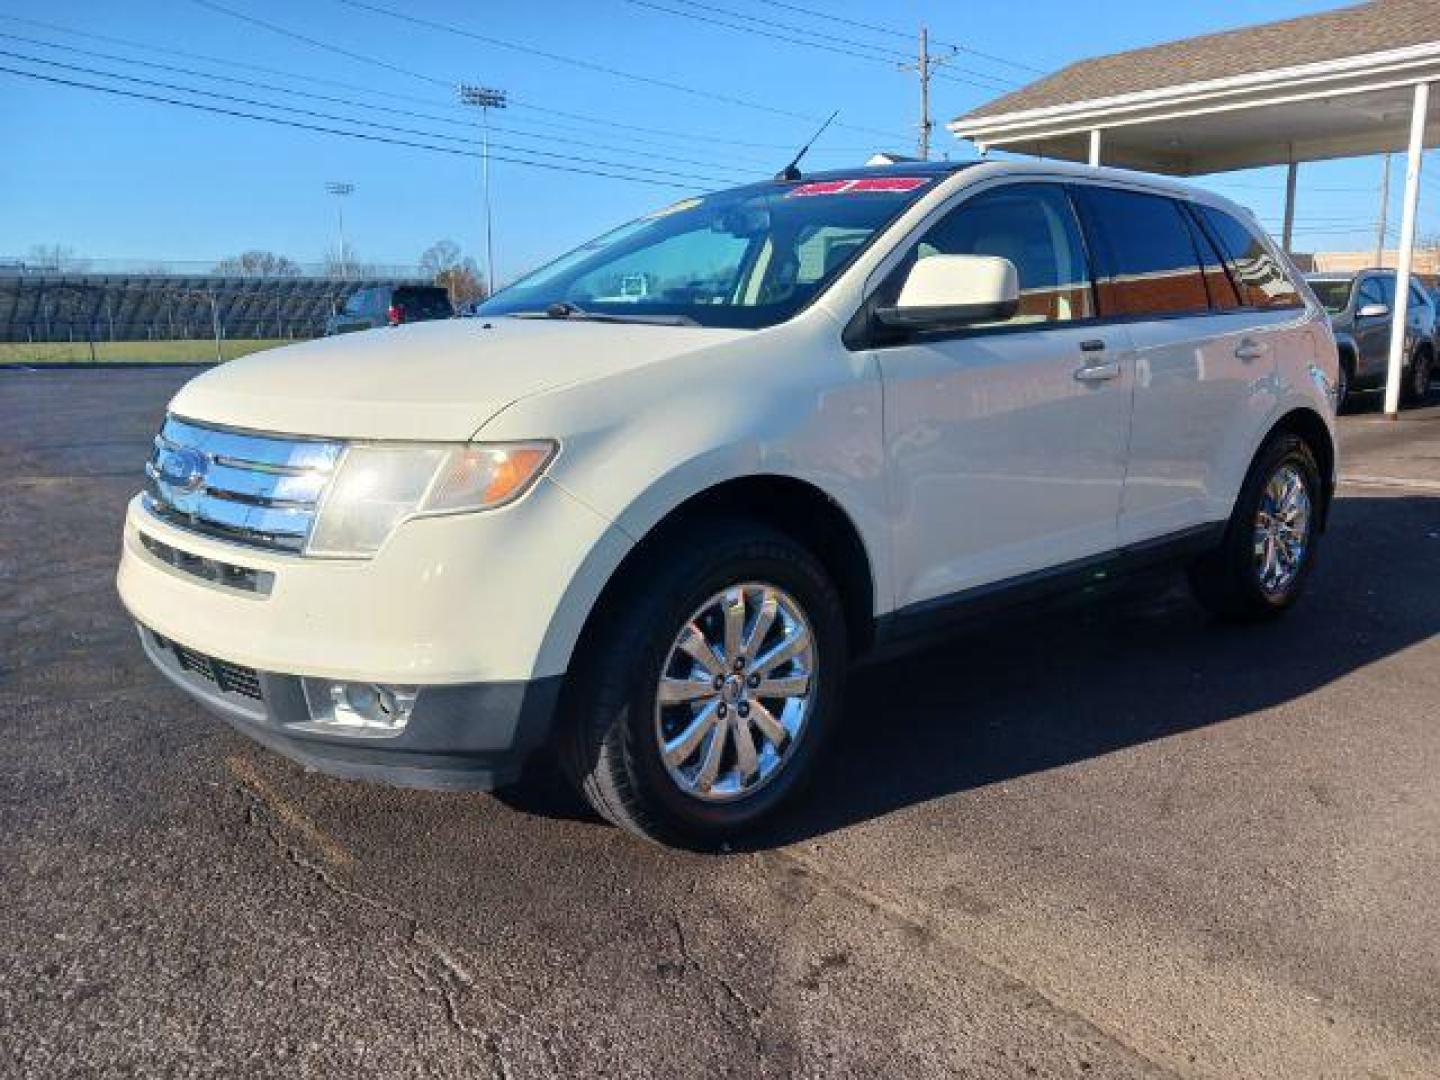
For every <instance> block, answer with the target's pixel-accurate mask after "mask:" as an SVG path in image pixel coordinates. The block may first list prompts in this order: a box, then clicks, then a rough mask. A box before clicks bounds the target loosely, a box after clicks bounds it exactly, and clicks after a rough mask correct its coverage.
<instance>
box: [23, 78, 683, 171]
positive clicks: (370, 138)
mask: <svg viewBox="0 0 1440 1080" xmlns="http://www.w3.org/2000/svg"><path fill="white" fill-rule="evenodd" d="M0 72H3V73H5V74H8V75H18V76H20V77H21V78H25V79H33V80H36V81H38V82H47V83H54V84H56V85H58V86H69V87H74V88H76V89H81V90H92V91H96V92H98V93H102V94H112V95H115V96H117V97H126V98H134V99H136V100H139V101H149V102H154V103H158V104H162V105H176V106H179V107H181V108H185V109H194V110H196V111H198V112H207V113H215V114H218V115H220V116H233V117H238V118H240V119H244V120H258V121H260V122H261V123H266V124H275V125H278V126H280V127H289V128H297V129H299V130H301V131H314V132H319V133H321V134H325V135H343V136H345V137H347V138H351V139H363V140H365V141H366V142H377V143H386V144H389V145H391V146H405V147H410V148H412V149H416V150H430V151H434V152H435V153H439V154H450V155H451V156H453V157H469V158H478V157H479V156H480V155H479V154H478V153H476V152H475V151H473V150H462V149H460V148H459V147H455V146H435V145H432V144H429V143H421V142H415V141H413V140H410V139H396V138H392V137H390V136H387V135H374V134H370V133H368V132H363V131H345V130H343V129H340V128H332V127H325V126H322V125H319V124H307V123H303V122H301V121H298V120H285V119H282V118H281V117H278V116H264V115H260V114H258V113H251V112H245V111H243V110H239V109H226V108H221V107H220V106H218V105H205V104H202V103H201V102H198V101H181V100H179V99H177V98H168V97H164V96H161V95H157V94H143V93H140V92H139V91H134V90H121V89H120V88H119V87H115V86H101V85H98V84H96V83H87V82H81V81H80V80H78V79H62V78H60V77H59V76H58V75H41V74H40V73H39V72H35V71H22V70H20V69H18V68H12V67H6V66H4V65H0ZM350 122H353V121H350ZM492 156H493V158H494V160H496V161H504V162H506V163H508V164H511V165H528V166H530V167H531V168H535V169H548V170H550V171H551V172H563V173H577V174H580V175H583V176H602V177H606V178H607V179H610V180H627V181H629V182H630V183H634V184H646V185H649V186H650V187H664V188H681V189H684V190H688V191H694V190H695V187H694V185H692V184H680V183H674V182H671V181H666V180H649V179H646V178H645V177H640V176H626V175H624V174H622V173H613V172H602V171H600V170H597V169H582V168H579V167H577V166H566V165H551V164H548V163H546V162H541V161H527V160H525V159H523V158H513V157H502V156H500V155H499V154H494V155H492Z"/></svg>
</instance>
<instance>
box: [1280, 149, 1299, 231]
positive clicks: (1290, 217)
mask: <svg viewBox="0 0 1440 1080" xmlns="http://www.w3.org/2000/svg"><path fill="white" fill-rule="evenodd" d="M1292 152H1293V149H1292ZM1298 170H1299V166H1298V165H1296V164H1295V162H1294V161H1291V162H1290V168H1289V169H1287V170H1286V171H1285V228H1284V231H1283V232H1282V233H1281V237H1280V246H1281V247H1282V248H1283V249H1284V250H1285V254H1286V255H1292V254H1294V246H1293V245H1292V244H1291V240H1292V239H1293V238H1294V236H1295V174H1296V172H1297V171H1298Z"/></svg>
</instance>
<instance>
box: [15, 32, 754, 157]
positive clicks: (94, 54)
mask: <svg viewBox="0 0 1440 1080" xmlns="http://www.w3.org/2000/svg"><path fill="white" fill-rule="evenodd" d="M0 38H8V39H10V40H12V41H23V42H26V43H28V44H30V45H39V46H42V47H43V48H47V49H59V50H62V51H64V52H67V53H76V54H79V55H80V56H88V57H91V58H94V59H98V60H109V61H112V62H118V63H122V64H135V65H138V66H140V67H144V68H153V69H155V70H158V71H168V72H171V73H173V74H177V75H189V76H192V77H196V78H201V79H214V80H217V81H220V82H225V83H233V84H235V85H237V86H246V87H250V88H251V89H256V90H265V91H268V92H271V93H277V94H287V95H290V96H292V97H298V98H301V99H304V100H315V101H327V102H330V103H332V104H336V105H346V106H349V107H351V108H356V109H368V110H373V111H376V112H384V113H390V114H392V115H395V116H406V117H410V118H411V119H414V120H430V121H433V122H435V123H439V124H450V125H453V126H457V127H461V128H464V129H465V130H467V131H468V130H471V129H473V128H474V123H473V121H471V120H469V119H466V118H461V117H453V116H440V115H437V114H435V113H425V112H416V111H414V110H413V109H397V108H394V107H393V106H386V105H376V104H372V103H371V102H366V101H356V100H354V99H353V98H343V97H336V96H334V95H331V94H320V93H316V92H315V91H313V90H295V89H292V88H290V87H288V86H277V85H275V84H274V83H266V82H258V81H255V80H253V79H242V78H238V77H237V76H234V75H217V74H214V73H213V72H208V71H199V70H197V69H195V68H186V67H178V66H176V65H173V64H161V63H156V62H155V61H151V60H136V59H134V58H133V57H128V56H118V55H116V54H115V53H106V52H99V51H97V50H94V49H82V48H79V47H77V46H74V45H61V44H57V43H55V42H50V41H42V40H39V39H37V38H29V37H25V36H23V35H21V34H7V33H5V32H4V31H0ZM25 59H34V58H31V57H25ZM82 70H83V69H82ZM106 74H108V73H106ZM436 104H440V103H438V102H437V103H436ZM493 127H494V128H495V129H496V130H497V131H506V132H509V133H511V134H512V135H513V136H515V137H518V138H522V139H524V138H533V139H542V138H543V139H547V140H548V139H550V138H552V136H549V135H531V134H528V133H527V132H526V131H525V130H524V129H523V128H515V127H514V126H513V125H511V124H494V125H493ZM563 141H564V142H565V144H566V145H575V146H585V147H589V148H591V149H595V150H616V151H620V152H621V153H632V154H636V155H637V156H639V157H646V158H662V159H663V160H665V161H670V162H675V163H679V164H684V165H698V166H700V167H701V168H709V169H726V168H729V167H731V166H727V165H724V164H720V163H718V162H715V161H699V160H696V159H694V158H684V157H676V156H675V155H673V154H670V153H665V154H663V155H662V154H657V153H655V152H653V151H650V152H646V151H636V150H634V149H633V148H632V147H629V146H617V145H615V144H614V143H597V142H591V141H586V140H584V139H576V138H573V137H570V136H567V137H565V139H564V140H563ZM752 163H753V164H764V163H762V162H756V161H753V159H752Z"/></svg>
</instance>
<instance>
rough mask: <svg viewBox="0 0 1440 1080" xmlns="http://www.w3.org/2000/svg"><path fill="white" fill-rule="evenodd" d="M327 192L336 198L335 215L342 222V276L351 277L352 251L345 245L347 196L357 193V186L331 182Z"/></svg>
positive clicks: (342, 181) (328, 184) (335, 181)
mask: <svg viewBox="0 0 1440 1080" xmlns="http://www.w3.org/2000/svg"><path fill="white" fill-rule="evenodd" d="M325 190H326V191H328V192H329V193H330V194H331V195H334V196H335V213H336V214H337V215H338V216H339V222H340V276H341V277H343V278H347V279H348V278H349V277H350V250H349V248H348V247H346V244H345V196H347V195H351V194H353V193H354V191H355V185H354V184H351V183H348V182H346V181H344V180H331V181H330V182H328V183H327V184H326V185H325Z"/></svg>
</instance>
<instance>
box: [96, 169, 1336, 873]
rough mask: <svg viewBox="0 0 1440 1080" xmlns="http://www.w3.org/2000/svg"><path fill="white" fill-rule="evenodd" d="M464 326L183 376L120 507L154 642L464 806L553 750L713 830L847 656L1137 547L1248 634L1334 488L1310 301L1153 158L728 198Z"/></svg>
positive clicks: (749, 807)
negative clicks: (462, 791)
mask: <svg viewBox="0 0 1440 1080" xmlns="http://www.w3.org/2000/svg"><path fill="white" fill-rule="evenodd" d="M637 281H641V282H644V285H645V287H644V288H643V289H638V288H636V287H634V283H635V282H637ZM478 314H479V316H480V317H479V318H476V319H467V320H460V321H447V322H437V323H428V324H420V325H415V326H406V327H403V328H401V329H398V330H390V331H375V332H367V333H361V334H355V335H350V336H346V337H342V338H336V339H330V340H325V341H316V342H311V343H307V344H303V345H296V346H291V347H288V348H284V349H278V350H275V351H272V352H267V353H264V354H259V355H255V356H251V357H248V358H246V359H244V360H237V361H234V362H232V363H230V364H227V365H225V366H224V367H218V368H215V369H214V370H212V371H210V372H207V373H206V374H204V375H202V376H200V377H199V378H197V379H195V380H194V381H193V382H191V383H190V384H189V385H187V386H186V387H184V388H183V389H182V390H181V391H180V392H179V394H177V395H176V397H175V398H174V400H173V401H172V402H171V404H170V410H169V416H168V418H167V419H166V421H165V425H164V428H163V430H162V431H161V432H160V435H159V436H158V437H157V438H156V440H155V451H154V455H153V457H152V458H151V461H150V464H149V466H148V467H147V473H148V476H149V483H148V485H147V488H146V490H145V492H143V493H142V494H141V495H139V496H138V497H137V498H136V499H135V500H134V501H133V502H132V503H131V505H130V508H129V515H128V519H127V522H126V526H125V537H124V554H123V558H122V561H121V564H120V571H119V588H120V594H121V596H122V597H123V599H124V602H125V604H126V606H127V607H128V608H129V610H130V611H131V613H132V614H133V615H134V617H135V619H136V620H137V622H138V623H139V624H140V637H141V640H142V642H143V644H144V647H145V649H146V651H147V652H148V653H149V655H150V657H151V658H152V659H153V660H154V662H155V663H156V664H157V665H158V666H159V668H160V670H161V671H163V672H164V673H165V674H166V675H168V676H169V677H170V678H171V679H172V680H174V681H175V683H177V684H178V685H179V686H180V687H181V688H183V689H184V690H186V691H188V692H189V693H190V694H192V695H193V696H195V697H196V698H197V699H199V700H200V701H201V702H202V703H203V704H205V705H206V706H208V707H209V708H210V709H212V710H213V711H215V712H217V713H218V714H220V715H221V716H223V717H224V718H225V719H227V720H229V721H230V722H231V723H232V724H234V725H235V726H236V727H237V728H239V729H240V730H241V731H243V732H244V733H245V734H247V735H250V736H252V737H253V738H255V739H256V740H258V741H260V742H262V743H264V744H265V745H267V746H270V747H273V748H274V749H276V750H278V751H280V752H281V753H283V754H286V755H288V756H289V757H292V758H294V759H296V760H298V761H301V762H304V763H306V764H308V765H311V766H314V767H315V768H318V769H320V770H322V771H325V772H328V773H333V774H335V775H339V776H346V777H358V778H366V779H380V780H388V781H391V782H395V783H400V784H410V785H417V786H425V787H443V788H489V787H494V786H496V785H501V784H505V783H508V782H511V781H513V780H514V779H515V778H516V777H517V776H518V774H519V772H520V769H521V767H522V765H523V764H524V762H525V761H526V759H527V757H529V756H530V755H531V754H532V753H533V752H535V751H537V750H540V749H541V748H545V747H553V748H555V749H557V750H558V752H559V758H560V760H561V761H562V762H563V764H564V765H565V767H566V768H567V769H568V771H569V773H570V774H571V776H572V777H573V778H574V780H575V781H576V783H577V784H579V785H580V786H581V788H582V789H583V790H584V792H585V794H586V796H587V797H588V798H589V799H590V801H591V802H592V803H593V804H594V806H595V809H596V810H598V811H599V812H600V813H601V814H603V815H604V816H605V817H607V818H609V819H610V820H611V821H613V822H615V823H617V824H619V825H621V826H624V827H625V828H628V829H632V830H634V831H636V832H639V833H642V834H645V835H648V836H651V837H654V838H659V839H662V840H665V841H667V842H673V843H683V844H694V845H713V844H716V843H718V842H719V841H721V840H722V839H724V838H726V837H729V836H732V835H734V834H736V833H737V832H739V831H741V830H743V829H745V828H747V827H750V826H753V825H754V824H755V823H756V822H758V821H759V820H760V819H761V818H763V817H765V816H766V815H768V814H770V813H771V812H772V811H774V810H775V809H776V808H777V807H778V806H779V805H780V804H781V803H783V802H784V801H785V800H786V799H787V798H789V797H790V796H791V795H792V793H793V792H794V791H795V790H796V788H797V787H798V786H799V785H800V784H801V783H802V782H803V781H804V780H805V779H806V777H807V775H808V774H810V773H811V772H812V771H813V769H814V764H815V759H816V755H817V753H818V752H819V751H820V748H821V744H822V743H823V742H824V740H825V737H826V735H827V734H828V732H829V729H831V728H832V727H834V725H835V724H836V723H837V722H838V721H839V719H840V714H841V712H842V710H843V708H844V688H845V678H846V669H847V667H848V666H849V664H850V662H851V661H852V660H853V659H854V658H856V657H858V656H860V655H862V654H871V655H873V654H876V653H877V652H885V651H888V650H890V649H893V648H895V647H898V646H901V645H904V644H907V643H910V642H913V641H917V640H921V639H922V638H923V636H924V635H925V633H926V632H928V631H931V630H935V629H938V628H942V627H944V626H947V625H950V624H952V623H953V622H954V621H955V620H957V619H963V618H965V617H967V616H969V617H974V616H975V615H977V614H980V615H984V614H985V613H988V612H991V611H992V610H993V609H994V607H995V605H997V604H999V603H1002V602H1005V601H1008V600H1013V599H1025V600H1030V599H1033V598H1036V597H1038V596H1041V595H1045V594H1050V593H1057V592H1062V591H1065V590H1073V589H1075V588H1077V587H1088V586H1092V585H1094V584H1095V583H1097V582H1099V581H1101V580H1105V581H1109V580H1113V579H1114V578H1116V577H1117V575H1118V574H1120V573H1123V572H1125V571H1129V570H1132V569H1134V568H1137V567H1146V566H1151V565H1153V564H1155V563H1157V562H1160V561H1163V560H1167V559H1174V560H1181V561H1183V562H1184V563H1185V564H1187V565H1188V566H1189V568H1190V576H1191V580H1192V582H1193V584H1194V586H1195V591H1196V593H1197V594H1198V596H1199V598H1200V599H1201V600H1202V601H1203V602H1204V603H1205V604H1206V605H1207V606H1208V607H1210V608H1211V609H1213V610H1214V611H1216V612H1217V613H1220V614H1222V615H1224V616H1227V617H1232V618H1249V619H1253V618H1260V617H1265V616H1270V615H1273V614H1275V613H1277V612H1279V611H1282V610H1283V609H1285V608H1287V607H1289V606H1290V604H1291V603H1292V602H1293V601H1294V600H1295V599H1296V597H1297V595H1298V594H1299V592H1300V590H1301V588H1302V587H1303V585H1304V583H1305V580H1306V577H1307V574H1308V573H1309V570H1310V567H1311V564H1312V562H1313V559H1314V551H1315V544H1316V541H1317V537H1318V534H1319V531H1320V530H1321V528H1322V526H1323V524H1324V520H1325V515H1326V511H1327V508H1328V507H1329V504H1330V501H1331V496H1332V493H1333V490H1334V483H1335V440H1334V432H1333V411H1334V396H1333V395H1334V390H1335V380H1336V350H1335V344H1334V340H1333V338H1332V337H1331V332H1330V326H1329V322H1328V319H1327V318H1326V315H1325V313H1324V311H1323V310H1321V308H1320V307H1319V305H1318V304H1317V303H1316V302H1315V300H1314V298H1313V296H1312V295H1311V293H1310V292H1309V290H1308V289H1307V288H1306V287H1305V286H1304V284H1303V283H1301V282H1300V281H1299V280H1297V278H1296V276H1295V274H1294V272H1293V269H1292V267H1291V266H1290V264H1289V263H1288V261H1287V260H1286V259H1285V258H1284V256H1283V255H1282V254H1281V253H1280V252H1279V251H1277V250H1276V249H1275V248H1274V247H1273V246H1272V245H1271V243H1270V242H1269V241H1268V240H1266V239H1265V237H1264V235H1263V233H1262V232H1261V230H1260V229H1259V228H1258V227H1257V226H1256V225H1255V224H1254V221H1253V219H1252V218H1251V217H1250V216H1249V215H1248V214H1247V213H1246V212H1245V211H1242V210H1240V209H1238V208H1236V207H1235V206H1233V205H1232V204H1230V203H1228V202H1226V201H1224V200H1223V199H1219V198H1217V197H1215V196H1212V195H1209V194H1205V193H1203V192H1199V191H1194V190H1191V189H1188V188H1185V187H1181V186H1179V185H1176V184H1173V183H1169V182H1166V181H1162V180H1159V179H1155V178H1150V177H1144V176H1139V175H1131V174H1127V173H1122V172H1114V171H1110V170H1104V169H1085V168H1073V167H1067V166H1061V165H1055V164H1051V163H1033V164H1018V163H986V164H974V165H954V164H945V165H917V164H907V165H903V166H896V167H887V168H877V169H863V170H851V171H848V172H844V173H830V174H824V175H817V176H811V177H807V178H804V179H800V180H793V181H786V180H777V181H774V182H769V183H760V184H754V185H751V186H749V187H744V188H739V189H736V190H733V191H727V192H722V193H720V194H716V195H711V196H707V197H704V198H694V199H686V200H684V201H682V202H679V203H676V204H674V205H672V206H668V207H666V208H664V209H662V210H659V211H657V212H655V213H653V214H650V215H648V216H647V217H644V218H641V219H640V220H638V221H634V222H631V223H630V224H628V225H625V226H622V227H621V228H619V229H617V230H616V231H614V232H612V233H609V234H608V235H606V236H604V237H602V238H600V239H599V240H596V241H594V242H592V243H589V244H586V245H585V246H583V247H581V248H579V249H577V250H576V251H574V252H572V253H571V254H569V255H566V256H565V257H563V258H561V259H559V260H558V261H556V262H554V263H552V264H550V265H549V266H546V267H544V268H543V269H541V270H539V271H537V272H536V273H534V274H532V275H530V276H529V277H527V278H525V279H524V280H522V281H520V282H519V283H517V284H516V285H514V286H513V287H511V288H509V289H506V290H504V291H503V292H502V293H500V294H498V295H496V296H495V297H494V298H493V299H492V300H491V301H489V302H488V303H487V304H485V305H483V306H482V307H481V309H480V311H479V313H478ZM1118 670H1119V669H1117V671H1118ZM981 674H983V673H981Z"/></svg>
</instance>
